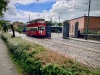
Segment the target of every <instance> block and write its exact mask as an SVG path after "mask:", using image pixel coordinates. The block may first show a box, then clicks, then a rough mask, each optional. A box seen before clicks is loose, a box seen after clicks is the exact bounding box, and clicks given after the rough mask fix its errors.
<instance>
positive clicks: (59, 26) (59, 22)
mask: <svg viewBox="0 0 100 75" xmlns="http://www.w3.org/2000/svg"><path fill="white" fill-rule="evenodd" d="M59 29H60V16H59V27H58V35H59Z"/></svg>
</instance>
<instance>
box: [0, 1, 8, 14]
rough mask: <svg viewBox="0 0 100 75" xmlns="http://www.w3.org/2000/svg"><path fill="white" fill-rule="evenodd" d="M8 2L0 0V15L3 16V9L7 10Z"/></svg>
mask: <svg viewBox="0 0 100 75" xmlns="http://www.w3.org/2000/svg"><path fill="white" fill-rule="evenodd" d="M7 4H8V2H7V1H6V0H0V16H3V11H6V10H7V8H6V7H7Z"/></svg>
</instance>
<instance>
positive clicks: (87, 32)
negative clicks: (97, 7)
mask: <svg viewBox="0 0 100 75" xmlns="http://www.w3.org/2000/svg"><path fill="white" fill-rule="evenodd" d="M90 4H91V0H89V8H88V20H87V25H86V37H85V40H87V39H88V26H89V14H90Z"/></svg>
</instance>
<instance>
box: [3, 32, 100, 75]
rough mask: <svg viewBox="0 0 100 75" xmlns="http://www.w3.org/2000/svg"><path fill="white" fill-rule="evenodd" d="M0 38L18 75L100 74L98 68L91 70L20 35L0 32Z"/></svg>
mask: <svg viewBox="0 0 100 75" xmlns="http://www.w3.org/2000/svg"><path fill="white" fill-rule="evenodd" d="M2 38H3V39H4V40H5V42H6V43H7V46H8V48H9V51H10V54H11V57H12V58H13V61H14V62H15V63H16V65H17V66H18V69H19V71H20V72H19V74H20V75H100V70H92V69H90V68H88V67H86V66H84V65H82V64H80V63H78V62H76V61H75V60H72V59H71V58H67V57H65V56H63V55H61V54H58V53H56V52H52V51H50V50H47V49H45V48H44V47H43V46H41V45H39V44H36V43H32V42H29V41H27V40H24V39H21V38H20V37H15V38H11V34H9V33H2Z"/></svg>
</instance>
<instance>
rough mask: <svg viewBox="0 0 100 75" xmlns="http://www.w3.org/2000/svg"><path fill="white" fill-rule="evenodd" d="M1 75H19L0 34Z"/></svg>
mask: <svg viewBox="0 0 100 75" xmlns="http://www.w3.org/2000/svg"><path fill="white" fill-rule="evenodd" d="M0 75H18V73H17V70H16V67H15V65H14V64H13V62H12V59H11V58H10V56H9V53H8V49H7V47H6V45H5V43H4V42H3V41H2V39H1V32H0Z"/></svg>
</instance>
